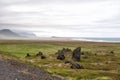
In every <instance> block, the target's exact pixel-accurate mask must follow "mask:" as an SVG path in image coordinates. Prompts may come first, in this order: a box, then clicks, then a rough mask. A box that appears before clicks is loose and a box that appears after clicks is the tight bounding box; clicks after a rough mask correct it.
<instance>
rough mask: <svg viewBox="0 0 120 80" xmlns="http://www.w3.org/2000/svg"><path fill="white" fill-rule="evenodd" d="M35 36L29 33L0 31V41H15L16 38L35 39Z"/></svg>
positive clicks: (8, 30)
mask: <svg viewBox="0 0 120 80" xmlns="http://www.w3.org/2000/svg"><path fill="white" fill-rule="evenodd" d="M35 37H37V36H36V35H35V34H33V33H31V32H22V31H12V30H10V29H2V30H0V39H17V38H35Z"/></svg>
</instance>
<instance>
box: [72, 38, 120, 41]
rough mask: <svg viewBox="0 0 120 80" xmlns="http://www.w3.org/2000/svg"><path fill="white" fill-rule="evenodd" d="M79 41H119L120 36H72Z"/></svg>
mask: <svg viewBox="0 0 120 80" xmlns="http://www.w3.org/2000/svg"><path fill="white" fill-rule="evenodd" d="M73 40H79V41H93V42H120V38H78V37H76V38H73Z"/></svg>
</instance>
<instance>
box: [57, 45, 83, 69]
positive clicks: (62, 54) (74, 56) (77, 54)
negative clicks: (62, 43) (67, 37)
mask: <svg viewBox="0 0 120 80" xmlns="http://www.w3.org/2000/svg"><path fill="white" fill-rule="evenodd" d="M56 54H57V59H59V60H65V59H66V58H67V57H66V55H71V56H70V57H71V60H72V61H68V60H67V61H65V64H70V65H71V66H70V68H71V69H82V68H83V66H82V65H80V64H78V63H76V62H80V58H81V55H82V54H83V52H81V47H77V48H76V49H74V50H73V51H72V50H71V49H68V48H63V49H62V50H58V51H57V53H56Z"/></svg>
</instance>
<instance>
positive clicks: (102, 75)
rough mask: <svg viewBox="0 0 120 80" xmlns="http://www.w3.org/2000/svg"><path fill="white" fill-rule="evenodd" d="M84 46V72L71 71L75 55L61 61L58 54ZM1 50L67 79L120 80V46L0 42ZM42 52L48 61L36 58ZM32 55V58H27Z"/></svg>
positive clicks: (69, 42) (72, 42)
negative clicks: (59, 51)
mask: <svg viewBox="0 0 120 80" xmlns="http://www.w3.org/2000/svg"><path fill="white" fill-rule="evenodd" d="M79 46H80V47H81V48H82V49H81V52H82V53H83V55H81V60H80V62H75V63H77V64H80V65H82V66H83V67H84V68H82V69H71V65H70V64H66V63H65V62H66V61H71V62H72V60H71V55H67V54H65V56H67V58H65V59H64V60H59V59H57V55H56V52H57V51H58V50H61V49H63V48H69V49H71V50H72V51H73V50H74V49H75V48H76V47H79ZM0 51H2V52H4V53H7V54H10V55H14V56H17V57H19V58H20V59H21V60H22V61H24V62H26V63H29V64H30V65H34V66H37V67H41V68H44V69H45V70H46V71H47V72H49V73H51V74H57V75H61V76H64V77H66V78H67V79H69V80H119V79H120V43H97V42H74V41H67V42H66V41H0ZM40 51H41V52H42V53H43V54H44V56H45V57H46V58H45V59H42V58H41V57H39V56H36V54H37V53H38V52H40ZM27 53H29V54H30V55H31V56H30V57H27V58H26V57H25V56H26V54H27Z"/></svg>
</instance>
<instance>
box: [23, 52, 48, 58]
mask: <svg viewBox="0 0 120 80" xmlns="http://www.w3.org/2000/svg"><path fill="white" fill-rule="evenodd" d="M35 56H36V57H40V58H41V59H46V56H45V55H43V53H42V52H41V51H40V52H38V53H37V54H36V55H35ZM25 57H31V55H30V54H29V53H27V54H26V56H25Z"/></svg>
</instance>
